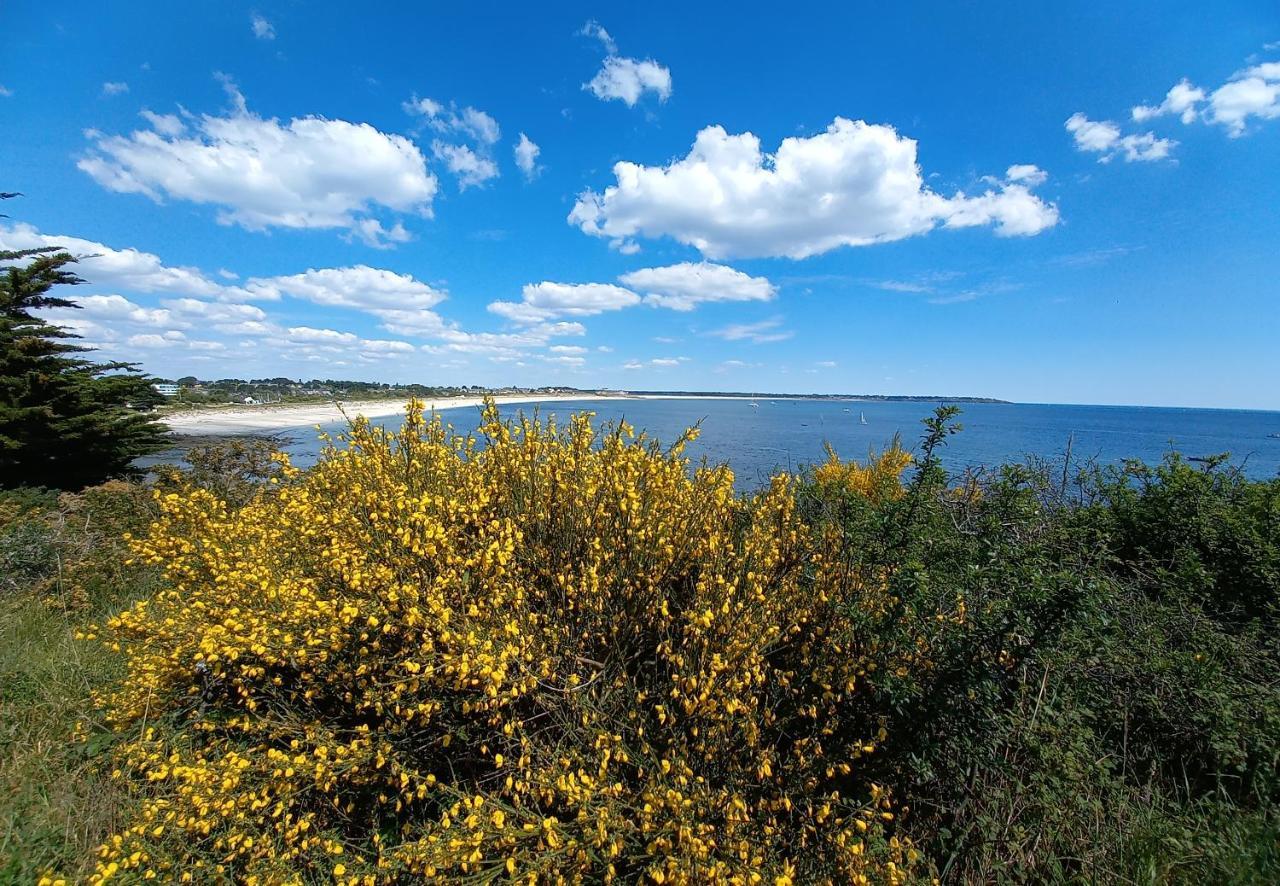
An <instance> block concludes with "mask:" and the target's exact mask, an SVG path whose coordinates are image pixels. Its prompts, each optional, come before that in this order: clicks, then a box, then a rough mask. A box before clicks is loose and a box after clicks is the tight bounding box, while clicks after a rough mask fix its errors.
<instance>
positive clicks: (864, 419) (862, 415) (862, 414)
mask: <svg viewBox="0 0 1280 886" xmlns="http://www.w3.org/2000/svg"><path fill="white" fill-rule="evenodd" d="M866 423H867V414H866V413H865V412H859V413H858V424H860V425H865V424H866Z"/></svg>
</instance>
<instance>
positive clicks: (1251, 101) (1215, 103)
mask: <svg viewBox="0 0 1280 886" xmlns="http://www.w3.org/2000/svg"><path fill="white" fill-rule="evenodd" d="M1207 116H1208V119H1209V121H1210V122H1211V123H1217V124H1220V125H1222V126H1225V127H1226V129H1227V135H1229V136H1231V137H1232V138H1239V137H1240V136H1242V135H1244V134H1245V132H1246V131H1247V127H1248V124H1249V118H1250V117H1256V118H1258V119H1259V120H1273V119H1275V118H1276V117H1280V62H1266V63H1264V64H1260V65H1254V66H1253V67H1251V68H1246V69H1245V70H1243V71H1240V72H1239V73H1237V74H1236V75H1235V76H1234V77H1232V78H1231V80H1230V81H1228V82H1227V83H1224V84H1223V85H1222V86H1219V87H1218V88H1217V89H1215V90H1214V91H1213V92H1212V93H1211V94H1210V95H1209V108H1208V111H1207Z"/></svg>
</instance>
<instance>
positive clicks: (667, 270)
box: [618, 262, 778, 311]
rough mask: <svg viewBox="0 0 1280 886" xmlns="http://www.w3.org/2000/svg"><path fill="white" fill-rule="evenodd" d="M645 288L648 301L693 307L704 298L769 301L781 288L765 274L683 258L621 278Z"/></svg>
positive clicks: (678, 307)
mask: <svg viewBox="0 0 1280 886" xmlns="http://www.w3.org/2000/svg"><path fill="white" fill-rule="evenodd" d="M618 280H619V282H621V283H623V284H625V285H626V286H629V287H631V288H632V289H634V290H636V291H638V292H643V293H644V294H645V295H644V300H645V302H646V303H647V304H651V305H655V306H658V307H663V308H671V309H672V310H675V311H692V310H693V309H694V308H696V307H697V306H698V305H699V304H702V303H703V302H713V301H768V300H769V299H771V298H773V297H774V295H776V294H777V291H778V290H777V288H776V287H775V286H774V285H773V284H772V283H770V282H769V281H768V280H767V279H765V278H764V277H752V276H750V275H748V274H744V273H743V272H742V271H738V270H735V269H734V268H730V267H726V266H725V265H717V264H712V263H710V262H681V263H680V264H676V265H668V266H667V267H664V268H642V269H640V270H638V271H631V272H630V273H627V274H623V275H622V276H621V277H619V278H618Z"/></svg>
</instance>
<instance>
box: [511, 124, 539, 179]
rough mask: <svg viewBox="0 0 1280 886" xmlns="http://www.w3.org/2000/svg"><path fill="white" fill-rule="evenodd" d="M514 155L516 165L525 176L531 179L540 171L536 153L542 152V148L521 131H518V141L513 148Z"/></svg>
mask: <svg viewBox="0 0 1280 886" xmlns="http://www.w3.org/2000/svg"><path fill="white" fill-rule="evenodd" d="M513 150H514V153H515V157H516V166H517V167H519V169H520V171H521V172H523V173H524V176H525V178H527V179H529V180H530V181H532V180H533V179H535V178H537V177H538V173H539V172H541V171H542V167H540V166H538V155H539V154H541V153H542V148H540V147H538V146H537V144H535V143H534V142H533V141H532V140H530V138H529V136H527V135H525V134H524V133H523V132H522V133H520V141H518V142H516V146H515V148H514V149H513Z"/></svg>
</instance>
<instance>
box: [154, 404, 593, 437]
mask: <svg viewBox="0 0 1280 886" xmlns="http://www.w3.org/2000/svg"><path fill="white" fill-rule="evenodd" d="M483 399H484V398H483V397H440V398H437V399H432V400H424V401H423V402H424V403H425V404H426V408H427V410H428V411H430V410H436V411H440V410H443V409H459V408H462V407H466V406H479V405H480V404H481V402H482V401H483ZM583 399H592V400H603V399H606V397H605V396H602V395H600V394H595V395H592V396H591V397H590V398H584V397H583V396H582V395H581V394H543V395H541V396H533V395H523V394H515V395H508V396H501V395H499V396H495V397H494V400H496V401H497V402H498V403H499V404H500V405H509V404H520V403H549V402H555V401H558V400H583ZM608 399H613V398H608ZM404 407H405V404H404V403H403V402H401V401H399V400H363V401H352V402H350V403H334V402H327V403H316V404H310V403H301V404H297V405H290V406H260V407H251V406H250V407H246V406H230V407H226V408H212V409H198V410H192V411H191V412H179V413H175V414H173V415H169V416H165V417H164V418H163V419H161V421H162V422H163V423H164V424H165V425H167V426H168V428H169V431H170V433H172V434H175V435H177V436H197V435H208V436H222V435H233V434H258V433H262V432H264V431H284V430H290V429H297V428H309V427H311V426H313V425H330V424H334V423H336V422H340V421H343V420H344V419H345V418H348V417H355V416H357V415H363V416H364V417H365V418H387V417H388V416H393V415H401V414H403V413H404Z"/></svg>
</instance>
